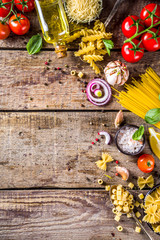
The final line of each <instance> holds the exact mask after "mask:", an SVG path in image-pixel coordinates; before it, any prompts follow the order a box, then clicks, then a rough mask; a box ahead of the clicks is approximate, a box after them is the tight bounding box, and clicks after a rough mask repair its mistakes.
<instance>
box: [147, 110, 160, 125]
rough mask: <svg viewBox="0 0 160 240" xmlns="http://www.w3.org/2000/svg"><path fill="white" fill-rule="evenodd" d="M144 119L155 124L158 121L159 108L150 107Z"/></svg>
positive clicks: (159, 117) (159, 115)
mask: <svg viewBox="0 0 160 240" xmlns="http://www.w3.org/2000/svg"><path fill="white" fill-rule="evenodd" d="M144 119H145V121H146V122H147V123H150V124H156V123H158V122H159V121H160V108H153V109H150V110H149V111H148V112H147V113H146V115H145V118H144Z"/></svg>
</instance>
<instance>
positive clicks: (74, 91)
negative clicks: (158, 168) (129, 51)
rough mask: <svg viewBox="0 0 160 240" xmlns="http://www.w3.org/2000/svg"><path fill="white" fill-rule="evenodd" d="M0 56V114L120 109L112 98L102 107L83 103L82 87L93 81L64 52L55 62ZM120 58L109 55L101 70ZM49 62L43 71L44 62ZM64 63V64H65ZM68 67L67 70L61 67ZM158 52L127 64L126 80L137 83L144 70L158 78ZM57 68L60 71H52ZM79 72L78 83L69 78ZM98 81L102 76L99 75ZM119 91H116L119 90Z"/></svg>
mask: <svg viewBox="0 0 160 240" xmlns="http://www.w3.org/2000/svg"><path fill="white" fill-rule="evenodd" d="M0 54H1V82H0V109H1V110H28V109H29V110H42V109H52V110H55V109H70V110H71V109H72V110H74V109H82V110H84V109H95V110H98V109H105V110H107V109H109V110H113V109H115V110H118V109H121V108H122V107H121V106H120V104H118V103H117V102H116V100H115V99H114V98H113V99H112V100H111V102H110V103H109V104H108V105H106V106H104V107H96V106H94V105H93V104H91V103H90V102H88V101H87V97H86V94H85V93H84V92H82V90H85V87H86V84H87V83H88V82H89V81H90V80H91V79H93V78H94V77H97V76H96V75H95V73H94V72H93V70H92V69H91V68H90V66H88V64H87V63H84V62H82V61H81V60H80V59H79V58H76V57H74V55H73V52H68V57H67V58H63V59H58V60H57V58H56V56H55V54H54V53H52V52H50V51H45V52H41V53H40V54H38V55H35V56H29V55H28V54H27V53H26V52H24V51H0ZM117 58H119V59H120V60H121V61H123V58H122V56H121V54H120V53H119V52H112V56H111V57H107V56H106V58H105V60H104V61H103V62H102V67H104V66H105V65H106V64H107V63H108V62H109V61H111V60H115V59H117ZM48 59H50V60H51V62H50V65H49V66H48V67H49V69H48V70H47V69H46V68H47V67H46V65H45V61H46V60H48ZM66 61H67V62H66ZM66 63H67V64H68V66H69V68H66V67H65V65H66ZM159 64H160V52H155V53H149V52H148V53H145V56H144V58H143V59H142V60H141V61H140V62H139V63H137V64H129V63H127V65H128V68H129V70H130V80H131V78H132V77H135V78H137V79H138V75H139V74H142V73H144V72H145V70H146V68H147V67H148V66H151V67H153V69H154V70H156V72H157V73H158V74H160V69H159ZM55 67H56V68H57V67H60V68H61V69H62V70H55ZM71 70H76V71H77V73H78V72H80V71H82V72H83V73H84V74H85V76H84V78H83V79H82V80H80V79H78V77H77V76H71V74H70V71H71ZM102 77H104V76H103V74H102ZM121 89H123V87H121V88H119V90H121Z"/></svg>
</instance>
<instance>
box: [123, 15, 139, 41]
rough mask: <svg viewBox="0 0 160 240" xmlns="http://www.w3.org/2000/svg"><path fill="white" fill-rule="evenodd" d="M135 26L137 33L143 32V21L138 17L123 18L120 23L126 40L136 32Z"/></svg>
mask: <svg viewBox="0 0 160 240" xmlns="http://www.w3.org/2000/svg"><path fill="white" fill-rule="evenodd" d="M137 26H138V32H141V31H143V30H144V24H143V21H142V20H141V19H140V18H139V17H137V16H135V15H131V16H128V17H127V18H125V19H124V21H123V23H122V32H123V34H124V36H125V37H127V38H130V37H132V36H133V35H134V34H135V33H136V32H137ZM137 37H139V35H138V36H137ZM137 37H136V38H137Z"/></svg>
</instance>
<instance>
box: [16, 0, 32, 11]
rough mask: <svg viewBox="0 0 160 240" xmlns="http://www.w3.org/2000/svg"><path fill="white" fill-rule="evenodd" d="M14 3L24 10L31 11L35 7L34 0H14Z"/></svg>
mask: <svg viewBox="0 0 160 240" xmlns="http://www.w3.org/2000/svg"><path fill="white" fill-rule="evenodd" d="M14 3H15V5H16V7H17V8H18V9H19V10H20V11H22V12H31V11H32V10H33V9H34V0H14Z"/></svg>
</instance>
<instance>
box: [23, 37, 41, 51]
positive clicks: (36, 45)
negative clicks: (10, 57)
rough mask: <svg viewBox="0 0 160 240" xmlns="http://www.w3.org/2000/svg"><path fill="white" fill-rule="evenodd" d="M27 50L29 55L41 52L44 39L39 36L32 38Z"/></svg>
mask: <svg viewBox="0 0 160 240" xmlns="http://www.w3.org/2000/svg"><path fill="white" fill-rule="evenodd" d="M26 48H27V51H28V53H29V54H35V53H38V52H40V50H41V48H42V37H41V36H40V35H39V34H37V35H34V36H32V37H31V39H30V40H29V41H28V43H27V46H26Z"/></svg>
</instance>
